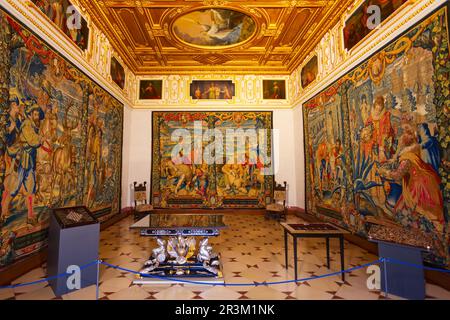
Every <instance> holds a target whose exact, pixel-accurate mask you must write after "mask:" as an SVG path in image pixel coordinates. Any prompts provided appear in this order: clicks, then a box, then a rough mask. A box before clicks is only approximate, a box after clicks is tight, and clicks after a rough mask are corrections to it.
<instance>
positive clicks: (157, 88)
mask: <svg viewBox="0 0 450 320" xmlns="http://www.w3.org/2000/svg"><path fill="white" fill-rule="evenodd" d="M162 87H163V81H162V80H141V81H140V82H139V100H160V99H162Z"/></svg>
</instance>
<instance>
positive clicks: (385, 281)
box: [383, 258, 389, 299]
mask: <svg viewBox="0 0 450 320" xmlns="http://www.w3.org/2000/svg"><path fill="white" fill-rule="evenodd" d="M387 262H388V261H387V259H386V258H383V264H384V296H385V298H386V299H387V298H388V297H389V294H388V282H387V280H388V278H387Z"/></svg>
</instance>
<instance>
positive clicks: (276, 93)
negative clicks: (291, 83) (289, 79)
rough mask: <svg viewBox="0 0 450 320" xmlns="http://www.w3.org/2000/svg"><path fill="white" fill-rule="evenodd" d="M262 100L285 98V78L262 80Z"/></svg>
mask: <svg viewBox="0 0 450 320" xmlns="http://www.w3.org/2000/svg"><path fill="white" fill-rule="evenodd" d="M263 98H264V100H282V99H286V80H263Z"/></svg>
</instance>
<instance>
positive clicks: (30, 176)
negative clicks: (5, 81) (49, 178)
mask: <svg viewBox="0 0 450 320" xmlns="http://www.w3.org/2000/svg"><path fill="white" fill-rule="evenodd" d="M26 116H27V118H26V119H25V121H24V122H23V123H22V125H21V127H20V134H19V141H20V143H19V144H16V146H17V149H15V150H14V151H13V153H12V155H13V156H14V158H13V159H14V160H15V161H16V165H17V167H18V170H17V173H18V175H17V180H16V181H14V182H15V184H14V187H13V188H12V190H11V192H10V193H9V192H6V190H5V192H4V194H3V199H2V200H3V201H2V210H5V212H6V211H8V210H9V205H10V203H11V200H13V199H14V198H15V197H16V196H17V195H18V194H19V192H20V191H21V189H22V187H23V188H24V190H25V193H26V206H27V209H28V218H27V222H28V223H29V224H32V225H34V224H37V217H36V215H35V213H34V211H33V209H34V196H35V194H36V156H37V150H38V148H39V147H40V146H41V145H42V143H43V138H42V137H41V136H40V135H39V127H40V121H41V108H40V107H39V106H38V105H37V104H36V102H35V101H33V102H30V103H29V105H28V106H27V108H26ZM14 182H13V183H14ZM2 216H3V214H2Z"/></svg>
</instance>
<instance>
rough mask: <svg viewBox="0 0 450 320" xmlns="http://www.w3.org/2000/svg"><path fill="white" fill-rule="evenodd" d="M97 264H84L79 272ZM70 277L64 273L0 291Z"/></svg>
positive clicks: (95, 262) (96, 262)
mask: <svg viewBox="0 0 450 320" xmlns="http://www.w3.org/2000/svg"><path fill="white" fill-rule="evenodd" d="M97 264H99V260H95V261H92V262H90V263H88V264H85V265H84V266H81V267H80V270H84V269H86V268H89V267H91V266H93V265H97ZM70 275H71V274H70V273H67V272H64V273H61V274H57V275H55V276H51V277H48V278H45V279H41V280H37V281H33V282H26V283H18V284H13V285H9V286H0V290H2V289H14V288H19V287H26V286H31V285H34V284H38V283H42V282H47V281H51V280H54V279H58V278H62V277H67V276H70Z"/></svg>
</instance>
